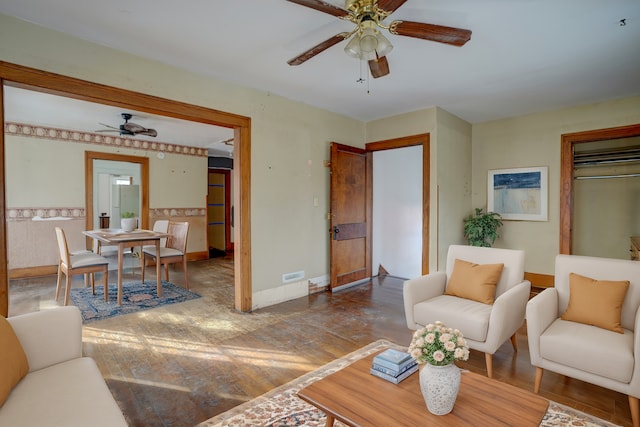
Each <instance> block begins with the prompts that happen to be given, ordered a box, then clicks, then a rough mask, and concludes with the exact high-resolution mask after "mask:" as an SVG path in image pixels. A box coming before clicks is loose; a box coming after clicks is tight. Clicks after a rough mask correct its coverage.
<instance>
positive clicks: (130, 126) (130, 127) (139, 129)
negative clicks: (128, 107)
mask: <svg viewBox="0 0 640 427" xmlns="http://www.w3.org/2000/svg"><path fill="white" fill-rule="evenodd" d="M121 127H122V129H123V130H128V131H129V132H133V133H140V132H144V131H145V130H147V129H146V128H144V127H142V126H140V125H138V124H136V123H131V122H127V123H125V124H123V125H122V126H121Z"/></svg>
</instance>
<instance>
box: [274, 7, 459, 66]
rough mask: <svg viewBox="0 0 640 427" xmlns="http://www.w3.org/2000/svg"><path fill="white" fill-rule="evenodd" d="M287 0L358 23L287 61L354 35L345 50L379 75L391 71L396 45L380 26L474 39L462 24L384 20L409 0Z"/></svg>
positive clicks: (430, 36)
mask: <svg viewBox="0 0 640 427" xmlns="http://www.w3.org/2000/svg"><path fill="white" fill-rule="evenodd" d="M287 1H290V2H291V3H296V4H299V5H301V6H306V7H309V8H312V9H315V10H318V11H320V12H324V13H328V14H330V15H333V16H335V17H337V18H341V19H345V20H347V21H351V22H353V23H354V24H356V28H354V29H353V30H352V31H350V32H343V33H339V34H336V35H335V36H333V37H331V38H329V39H327V40H325V41H323V42H322V43H319V44H317V45H315V46H314V47H312V48H311V49H309V50H307V51H305V52H303V53H301V54H300V55H298V56H296V57H295V58H293V59H291V60H289V61H288V62H287V63H288V64H289V65H300V64H302V63H304V62H305V61H307V60H309V59H311V58H313V57H314V56H316V55H318V54H319V53H322V52H324V51H325V50H327V49H329V48H330V47H332V46H333V45H335V44H338V43H340V42H341V41H343V40H346V39H349V38H351V40H350V41H349V43H348V44H347V46H346V47H345V52H346V53H347V54H348V55H349V56H352V57H354V58H358V59H363V60H367V61H368V63H369V70H370V71H371V75H372V76H373V77H374V78H378V77H382V76H386V75H387V74H389V63H388V62H387V58H386V55H387V54H388V53H389V52H390V51H391V49H393V46H392V45H391V43H390V42H389V40H387V39H386V38H385V37H384V36H383V35H382V34H381V33H380V31H379V29H380V28H382V29H385V30H388V31H389V32H390V33H391V34H395V35H400V36H406V37H415V38H419V39H424V40H430V41H434V42H439V43H445V44H450V45H453V46H462V45H464V44H465V43H466V42H468V41H469V39H471V31H470V30H465V29H462V28H453V27H445V26H442V25H434V24H426V23H422V22H413V21H400V20H398V21H392V22H391V23H390V24H388V25H386V24H385V23H384V22H383V21H384V20H385V19H386V18H387V17H388V16H389V15H391V14H392V13H393V12H395V11H396V9H398V8H399V7H400V6H402V5H403V4H404V3H405V2H406V1H407V0H346V1H345V8H344V9H341V8H339V7H336V6H334V5H332V4H329V3H326V2H324V1H322V0H287Z"/></svg>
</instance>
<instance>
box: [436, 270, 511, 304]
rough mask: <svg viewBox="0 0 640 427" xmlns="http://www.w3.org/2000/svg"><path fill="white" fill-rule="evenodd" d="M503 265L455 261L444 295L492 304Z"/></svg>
mask: <svg viewBox="0 0 640 427" xmlns="http://www.w3.org/2000/svg"><path fill="white" fill-rule="evenodd" d="M503 268H504V264H474V263H472V262H469V261H464V260H461V259H456V260H455V263H454V265H453V271H452V272H451V277H450V278H449V283H448V284H447V290H446V291H445V293H444V294H445V295H453V296H457V297H460V298H466V299H470V300H473V301H478V302H481V303H483V304H493V301H494V299H495V296H496V285H497V283H498V280H500V275H501V274H502V269H503Z"/></svg>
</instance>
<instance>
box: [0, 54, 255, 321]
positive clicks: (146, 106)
mask: <svg viewBox="0 0 640 427" xmlns="http://www.w3.org/2000/svg"><path fill="white" fill-rule="evenodd" d="M5 84H6V85H9V86H16V87H21V88H25V89H30V90H39V91H42V92H46V93H51V94H55V95H59V96H66V97H69V98H75V99H80V100H83V101H90V102H97V103H101V104H106V105H112V106H117V107H121V108H130V109H132V110H137V111H143V112H147V113H151V114H157V115H162V116H167V117H173V118H177V119H182V120H188V121H193V122H198V123H205V124H211V125H216V126H223V127H228V128H232V129H233V130H234V141H235V142H236V143H235V144H234V159H235V162H234V163H235V165H236V173H235V174H234V188H235V191H234V206H235V209H234V224H235V227H234V243H235V245H234V281H235V283H234V287H235V292H234V294H235V296H234V305H235V308H236V310H238V311H242V312H248V311H250V310H251V305H252V301H251V296H252V295H251V292H252V288H251V203H250V202H251V118H249V117H245V116H240V115H237V114H232V113H227V112H224V111H219V110H214V109H211V108H206V107H201V106H198V105H193V104H188V103H184V102H179V101H175V100H171V99H166V98H160V97H156V96H152V95H146V94H143V93H140V92H133V91H130V90H126V89H121V88H117V87H113V86H108V85H103V84H99V83H94V82H90V81H87V80H80V79H77V78H73V77H68V76H64V75H61V74H55V73H50V72H47V71H42V70H39V69H36V68H30V67H25V66H22V65H17V64H12V63H9V62H4V61H0V124H1V125H2V129H3V130H4V126H5V119H4V96H3V87H4V85H5ZM4 144H5V141H4V132H0V222H1V224H0V315H4V316H5V317H6V316H7V315H8V310H9V278H8V271H7V236H6V188H5V185H6V179H5V168H4V162H5V145H4Z"/></svg>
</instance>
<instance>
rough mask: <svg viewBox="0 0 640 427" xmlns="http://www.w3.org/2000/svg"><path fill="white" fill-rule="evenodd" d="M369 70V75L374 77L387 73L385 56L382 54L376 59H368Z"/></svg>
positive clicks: (387, 66) (387, 65)
mask: <svg viewBox="0 0 640 427" xmlns="http://www.w3.org/2000/svg"><path fill="white" fill-rule="evenodd" d="M369 71H371V76H373V78H374V79H377V78H378V77H383V76H386V75H387V74H389V62H388V61H387V57H386V56H382V57H380V58H378V59H370V60H369Z"/></svg>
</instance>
